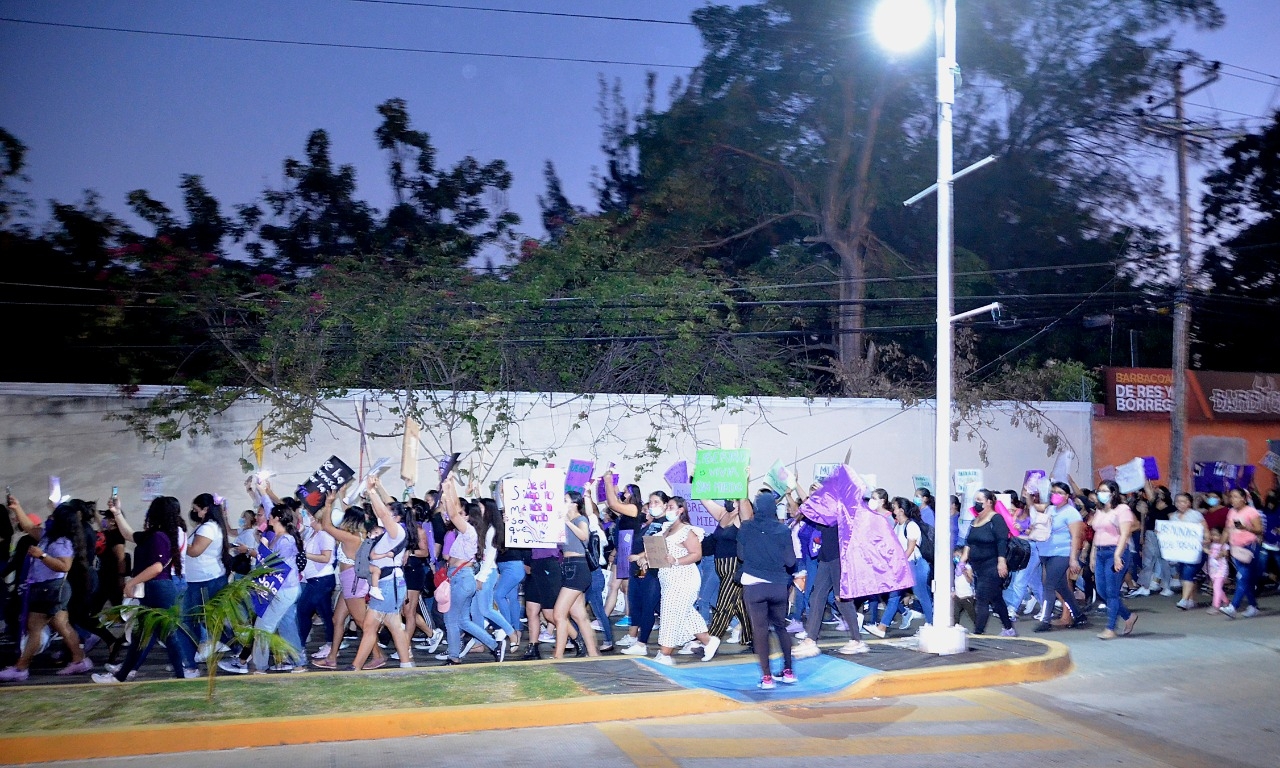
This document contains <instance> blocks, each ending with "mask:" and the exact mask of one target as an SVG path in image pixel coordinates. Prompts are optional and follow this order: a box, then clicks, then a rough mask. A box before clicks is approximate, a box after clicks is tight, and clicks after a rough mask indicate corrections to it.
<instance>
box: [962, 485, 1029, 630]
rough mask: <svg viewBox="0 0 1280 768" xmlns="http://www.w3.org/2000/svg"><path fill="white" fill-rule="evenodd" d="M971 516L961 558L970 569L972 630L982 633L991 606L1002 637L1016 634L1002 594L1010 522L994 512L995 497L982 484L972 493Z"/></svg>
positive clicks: (1007, 572) (1006, 568)
mask: <svg viewBox="0 0 1280 768" xmlns="http://www.w3.org/2000/svg"><path fill="white" fill-rule="evenodd" d="M973 511H974V515H975V517H974V520H973V524H972V525H971V526H970V527H969V535H968V537H967V538H966V539H965V546H964V550H963V551H962V552H961V554H960V561H961V562H963V563H968V564H969V566H970V567H971V568H972V569H973V591H974V610H975V611H976V614H977V618H976V619H975V621H974V627H973V631H974V634H978V635H981V634H985V633H986V631H987V621H988V620H989V619H990V617H991V612H992V611H993V610H994V611H995V614H996V616H997V617H998V618H999V619H1000V624H1001V625H1002V626H1003V627H1004V631H1002V632H1001V633H1000V635H1001V637H1017V635H1018V633H1017V632H1016V631H1015V630H1014V628H1013V621H1011V620H1010V619H1009V608H1008V606H1006V605H1005V602H1004V596H1003V595H1002V594H1001V592H1002V585H1003V582H1004V579H1005V578H1007V577H1008V576H1009V572H1010V571H1009V563H1008V560H1007V557H1008V554H1009V539H1010V534H1009V526H1008V524H1007V523H1005V520H1004V516H1003V515H1000V514H998V513H997V512H996V497H995V494H994V493H992V492H991V491H989V490H987V489H986V488H983V489H982V490H980V491H978V493H977V494H976V495H975V496H974V507H973Z"/></svg>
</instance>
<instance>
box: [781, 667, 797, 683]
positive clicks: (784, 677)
mask: <svg viewBox="0 0 1280 768" xmlns="http://www.w3.org/2000/svg"><path fill="white" fill-rule="evenodd" d="M778 682H780V683H786V684H787V685H795V684H796V683H798V682H800V678H798V677H796V674H795V673H794V672H792V671H791V670H789V669H784V670H782V674H781V675H778Z"/></svg>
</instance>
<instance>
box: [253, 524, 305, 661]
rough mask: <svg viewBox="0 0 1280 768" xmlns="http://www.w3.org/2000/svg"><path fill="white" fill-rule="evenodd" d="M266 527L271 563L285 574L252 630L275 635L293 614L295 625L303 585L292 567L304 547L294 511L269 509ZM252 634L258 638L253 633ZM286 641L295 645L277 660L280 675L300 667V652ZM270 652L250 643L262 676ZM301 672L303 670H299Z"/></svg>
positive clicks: (293, 640) (263, 643)
mask: <svg viewBox="0 0 1280 768" xmlns="http://www.w3.org/2000/svg"><path fill="white" fill-rule="evenodd" d="M267 524H268V525H270V526H271V530H272V532H274V533H275V536H274V537H273V538H272V539H271V555H272V557H273V559H275V560H277V561H278V562H279V567H280V568H281V569H282V572H283V573H284V580H283V581H281V582H280V588H279V589H278V590H276V593H275V594H274V595H272V597H271V602H270V603H269V604H268V605H267V610H266V612H265V613H263V614H262V615H261V616H259V617H258V620H257V621H256V622H254V624H253V627H254V629H255V630H258V631H261V632H275V631H276V630H277V629H278V628H280V626H281V624H283V623H284V622H285V620H286V617H289V616H290V615H291V614H292V617H293V618H292V621H293V623H294V625H295V626H296V624H297V611H296V604H297V602H298V598H299V597H300V596H301V595H302V582H301V580H300V578H299V574H298V569H297V568H296V567H295V566H296V564H297V561H298V553H299V552H301V551H302V550H303V547H304V546H305V545H304V544H303V541H302V534H300V533H299V532H298V528H297V526H296V524H295V523H294V516H293V507H290V506H287V505H284V504H277V505H276V506H274V507H272V508H271V517H270V518H269V519H268V521H267ZM255 634H257V633H256V632H255ZM285 639H286V640H289V641H291V644H294V648H293V651H292V653H291V654H290V655H289V656H287V657H286V658H283V659H279V660H278V663H277V665H276V667H275V669H277V670H280V671H288V670H291V669H294V668H295V667H293V666H292V665H293V664H295V663H296V664H302V663H303V650H304V649H302V648H299V647H298V645H297V644H295V643H298V641H297V639H296V638H291V637H285ZM270 655H271V654H270V649H269V647H268V645H267V643H266V641H265V639H263V638H262V637H257V638H255V640H254V642H253V666H254V671H255V672H256V673H258V674H263V673H265V672H266V671H267V669H268V667H269V666H270V661H271V658H270ZM298 668H299V669H304V667H298Z"/></svg>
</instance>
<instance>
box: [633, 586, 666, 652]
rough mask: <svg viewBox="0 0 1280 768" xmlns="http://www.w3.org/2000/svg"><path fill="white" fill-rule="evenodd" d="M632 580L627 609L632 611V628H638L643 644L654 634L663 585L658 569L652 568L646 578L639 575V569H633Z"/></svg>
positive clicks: (637, 634)
mask: <svg viewBox="0 0 1280 768" xmlns="http://www.w3.org/2000/svg"><path fill="white" fill-rule="evenodd" d="M631 571H632V573H631V578H630V579H629V580H628V582H627V607H628V608H629V609H630V611H629V613H630V614H631V626H633V627H635V628H636V637H637V638H638V639H639V640H640V642H642V643H648V642H649V636H650V635H651V634H652V632H653V620H654V616H655V614H656V613H657V612H658V606H659V605H660V604H661V602H662V585H661V584H659V583H658V569H657V568H650V569H649V570H648V572H647V573H646V574H645V575H644V576H639V575H637V573H638V571H639V569H638V568H632V569H631Z"/></svg>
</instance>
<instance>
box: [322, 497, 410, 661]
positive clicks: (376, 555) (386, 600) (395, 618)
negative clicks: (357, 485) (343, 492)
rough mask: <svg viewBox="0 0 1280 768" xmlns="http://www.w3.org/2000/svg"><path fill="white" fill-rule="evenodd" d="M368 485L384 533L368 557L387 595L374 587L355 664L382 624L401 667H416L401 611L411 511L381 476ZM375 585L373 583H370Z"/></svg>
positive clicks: (370, 647)
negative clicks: (379, 595)
mask: <svg viewBox="0 0 1280 768" xmlns="http://www.w3.org/2000/svg"><path fill="white" fill-rule="evenodd" d="M366 489H367V492H368V494H369V504H370V505H371V506H372V507H373V513H374V515H376V516H377V518H378V523H379V525H381V527H382V534H381V535H379V536H377V537H375V539H374V541H373V545H372V546H371V547H370V549H369V554H368V561H369V563H370V564H371V565H372V564H374V563H376V564H377V565H378V569H379V581H378V584H377V586H378V587H379V588H380V589H381V591H382V594H383V597H382V599H377V598H375V597H374V596H373V591H372V589H370V592H369V605H368V610H367V611H365V615H364V621H363V622H362V623H361V629H362V630H363V634H362V635H361V636H360V647H359V648H358V649H357V650H356V657H355V659H354V660H353V662H352V665H353V666H354V667H355V668H356V669H363V667H364V662H365V660H366V659H368V658H369V654H371V653H372V652H373V649H374V647H375V646H376V645H377V639H378V627H379V626H383V627H386V628H387V631H388V632H389V633H391V642H392V643H393V644H394V645H395V647H396V653H397V654H398V655H399V659H400V667H401V668H407V667H412V666H414V663H413V651H412V649H411V648H410V647H409V635H408V633H407V632H406V631H405V627H404V623H403V622H402V621H401V613H400V606H401V604H402V603H403V602H404V599H405V593H406V589H405V583H404V571H403V566H404V558H405V550H406V549H407V548H408V545H409V533H408V530H407V529H406V528H405V526H404V523H403V518H405V517H406V516H407V515H406V514H405V511H404V505H403V504H400V503H399V502H394V501H390V498H391V497H390V494H388V493H387V492H386V489H385V488H383V487H382V482H381V481H380V480H378V478H377V477H370V478H368V479H367V480H366ZM357 566H358V564H357ZM372 586H373V585H372V584H370V587H372ZM335 639H336V638H335Z"/></svg>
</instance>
